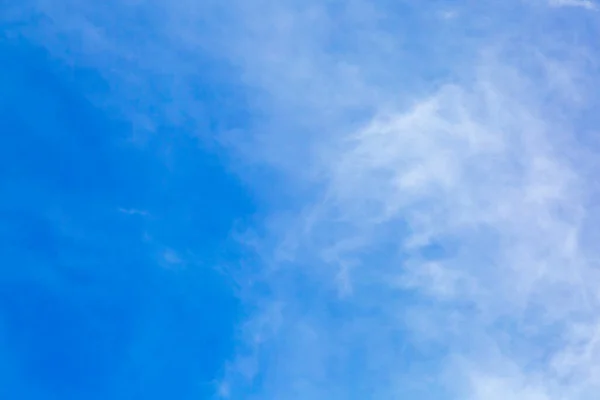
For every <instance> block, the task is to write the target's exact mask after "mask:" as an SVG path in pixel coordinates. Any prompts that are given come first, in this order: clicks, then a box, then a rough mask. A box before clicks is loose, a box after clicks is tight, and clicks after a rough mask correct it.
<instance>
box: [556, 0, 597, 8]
mask: <svg viewBox="0 0 600 400" xmlns="http://www.w3.org/2000/svg"><path fill="white" fill-rule="evenodd" d="M550 4H551V5H552V6H554V7H581V8H585V9H587V10H597V9H598V5H597V4H596V3H595V2H593V1H591V0H550Z"/></svg>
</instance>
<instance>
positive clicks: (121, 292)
mask: <svg viewBox="0 0 600 400" xmlns="http://www.w3.org/2000/svg"><path fill="white" fill-rule="evenodd" d="M207 65H208V64H207ZM0 66H1V71H0V72H1V73H0V398H1V399H7V400H12V399H15V400H16V399H18V400H28V399H61V400H64V399H86V400H93V399H103V400H104V399H196V400H197V399H202V398H208V397H209V396H210V393H212V391H213V389H214V387H213V386H212V384H211V380H212V379H213V378H215V377H217V376H218V374H219V373H220V369H221V368H222V363H223V361H224V360H226V359H227V358H228V357H230V356H231V355H232V351H233V347H234V332H235V324H236V321H237V320H238V318H239V316H240V313H241V305H240V304H239V303H238V301H237V300H236V298H235V295H234V292H233V290H232V287H231V283H230V282H229V281H228V280H227V278H226V277H225V276H223V275H222V274H219V273H218V272H216V271H215V269H214V267H215V266H216V265H218V264H219V263H223V262H225V263H226V262H233V261H234V260H233V259H231V258H230V257H229V256H228V251H229V250H228V249H229V246H231V247H232V248H233V247H234V245H233V244H230V242H228V240H227V237H228V232H229V231H230V228H231V226H232V224H233V223H234V222H235V221H236V220H239V219H243V218H244V217H245V216H247V215H250V214H251V213H252V212H253V209H254V205H253V202H252V199H251V198H250V196H249V195H248V194H247V193H246V192H245V191H244V188H243V187H242V186H241V185H240V184H239V183H238V182H237V181H236V180H235V179H234V178H233V177H232V176H231V175H230V174H228V173H227V171H226V169H225V168H224V167H223V165H222V162H221V160H220V159H219V157H217V156H216V155H215V154H214V153H211V152H209V151H206V150H202V149H201V147H200V146H199V144H198V141H197V140H196V139H194V138H193V137H192V136H191V135H188V134H186V132H179V131H177V130H176V129H175V128H173V127H169V126H166V125H164V126H163V125H160V124H159V125H158V129H157V131H156V132H154V133H152V134H151V135H149V137H150V139H149V140H148V141H147V143H145V144H143V145H139V144H133V143H131V142H129V141H128V140H127V138H128V137H130V134H131V126H130V125H129V124H128V123H127V121H126V119H125V118H116V117H111V115H109V114H108V113H107V112H106V110H103V109H99V108H98V107H95V106H93V105H92V104H91V103H90V102H89V101H88V98H89V97H88V96H87V95H86V91H89V90H92V89H91V88H93V87H96V86H97V85H98V82H102V78H101V76H100V75H99V74H98V72H97V71H93V70H84V69H81V68H79V69H78V68H77V67H74V66H72V65H71V66H69V65H67V64H65V63H62V62H61V61H59V60H57V59H54V58H53V57H52V56H51V55H50V54H49V53H48V52H47V51H46V50H44V49H42V48H39V47H37V46H35V45H34V44H32V43H28V42H27V41H26V40H23V39H19V40H17V39H7V38H5V37H2V38H0ZM209 67H210V66H209ZM207 68H208V67H207ZM215 68H216V67H215ZM209 86H210V87H209ZM219 90H220V89H219V87H218V85H217V86H215V85H207V88H206V90H204V91H203V92H202V91H200V92H201V93H203V95H202V96H203V98H200V101H201V102H202V103H203V104H204V105H205V108H206V110H207V115H209V116H214V118H219V115H220V114H219V113H221V114H222V111H220V110H222V108H221V107H220V105H219V104H218V101H216V100H214V99H215V98H216V97H217V94H218V93H216V92H218V91H219ZM221 94H222V93H221ZM211 118H212V117H211ZM209 125H210V124H208V125H207V126H209ZM206 133H208V134H210V132H206ZM166 147H168V148H169V152H170V153H169V154H170V157H169V160H168V162H167V161H166V160H165V157H164V153H165V152H164V149H165V148H166ZM119 209H122V210H129V209H136V210H144V211H145V212H147V213H148V214H147V215H142V214H136V213H126V212H120V211H119ZM166 251H172V252H175V253H177V254H179V257H180V258H181V259H182V260H183V262H182V263H181V264H177V263H174V264H172V265H169V263H168V262H167V261H168V260H165V258H164V254H165V252H166ZM171 261H173V260H171Z"/></svg>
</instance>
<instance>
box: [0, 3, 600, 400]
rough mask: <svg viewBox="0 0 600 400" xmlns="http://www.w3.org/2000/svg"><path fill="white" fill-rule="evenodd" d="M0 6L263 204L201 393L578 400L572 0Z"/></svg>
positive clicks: (587, 315)
mask: <svg viewBox="0 0 600 400" xmlns="http://www.w3.org/2000/svg"><path fill="white" fill-rule="evenodd" d="M3 7H5V9H7V10H8V13H6V12H4V13H3V17H2V19H3V20H4V21H3V23H4V24H6V26H7V27H9V28H7V29H6V30H5V32H6V35H7V36H10V37H13V38H15V37H19V38H23V40H28V41H32V42H34V43H36V44H38V45H40V46H43V47H45V48H46V49H47V50H48V52H49V53H50V54H52V56H53V57H55V58H57V59H60V60H62V62H65V63H67V64H70V65H76V66H79V67H86V68H91V69H93V70H97V71H99V72H100V74H101V75H102V76H103V78H104V79H105V81H106V82H107V86H108V87H106V88H104V89H102V90H95V91H94V90H91V89H90V90H88V92H89V93H88V97H89V98H90V100H91V101H92V103H93V104H95V105H96V106H97V107H98V108H100V109H103V110H105V111H106V112H108V113H111V114H114V115H115V116H116V118H117V117H118V118H121V119H125V120H128V121H132V123H133V125H134V127H135V129H134V130H133V133H132V137H131V139H132V140H133V143H134V145H136V146H143V143H145V141H147V140H149V138H151V137H152V136H153V135H157V134H160V132H158V131H157V129H156V126H158V125H171V126H176V127H179V128H182V131H183V132H185V133H182V134H185V135H189V136H191V137H196V138H198V141H199V143H201V145H203V146H211V147H212V148H218V150H217V151H218V152H219V153H220V154H221V155H222V156H223V157H224V159H226V160H227V162H228V163H229V164H228V168H229V169H230V170H231V171H233V172H234V173H235V174H237V176H238V177H239V179H240V180H242V181H243V182H244V183H245V185H246V187H248V188H249V190H250V191H251V192H252V193H253V195H254V196H256V198H258V199H259V201H260V202H261V204H262V206H261V207H262V208H261V212H260V213H259V214H258V215H257V216H255V217H254V219H253V220H252V223H251V224H249V226H242V227H239V228H232V233H231V235H232V237H234V238H235V239H236V240H237V241H238V243H239V246H240V248H242V249H243V252H241V253H240V254H243V257H242V256H240V258H239V259H230V260H229V261H228V262H227V263H225V264H226V265H223V266H221V267H220V268H223V269H224V270H225V271H226V272H227V274H228V275H229V276H230V277H232V278H234V280H235V281H236V282H237V288H236V290H237V292H238V295H239V296H240V298H241V300H242V302H243V304H244V307H245V310H246V311H245V313H244V317H243V318H242V319H240V320H239V321H238V324H237V332H238V333H237V336H236V338H237V339H236V344H235V349H234V350H233V354H234V355H233V356H232V357H230V358H228V359H224V360H223V362H222V365H223V369H222V374H221V375H222V376H219V377H218V379H216V380H215V382H214V391H215V396H216V397H217V398H219V397H221V398H231V399H278V400H279V399H280V400H286V399H290V400H291V399H299V400H300V399H310V400H320V399H323V400H325V399H357V400H358V399H377V400H379V399H381V400H386V399H424V400H428V399H431V400H438V399H457V400H463V399H467V400H496V399H498V400H500V399H522V400H563V399H564V400H567V399H568V400H588V399H590V400H591V399H595V398H597V394H598V393H600V311H599V310H600V293H599V291H598V283H599V282H600V273H599V269H598V267H599V265H598V262H599V260H600V250H599V247H598V243H599V240H600V231H599V230H598V223H599V222H600V214H599V212H600V211H599V209H598V207H597V202H598V195H599V193H598V190H599V189H600V187H599V186H598V179H597V176H598V173H599V172H600V166H599V165H598V162H597V153H598V150H599V149H600V148H599V147H598V146H599V143H598V140H597V135H598V134H599V133H600V132H599V131H598V129H599V128H600V119H599V117H598V113H597V110H598V107H599V106H600V95H599V93H600V90H598V88H599V87H600V74H599V66H600V64H599V63H600V46H599V45H598V40H597V38H598V37H599V35H600V14H598V11H597V7H596V3H595V2H594V1H591V0H569V1H567V0H561V1H558V0H557V1H554V0H553V1H545V0H528V1H525V0H507V1H502V2H500V1H491V0H490V1H428V2H423V1H420V2H417V1H411V0H406V1H396V2H391V1H385V0H379V1H375V2H367V1H361V0H348V1H343V2H342V1H312V0H307V1H278V2H276V1H270V0H258V1H254V2H250V1H241V0H237V1H232V2H228V3H223V2H213V1H204V2H199V1H198V2H196V1H192V0H184V1H179V2H174V3H173V2H167V1H163V0H153V1H120V2H118V1H114V0H113V1H107V2H102V3H99V2H91V1H84V2H81V1H61V2H58V1H55V0H47V1H31V0H27V1H23V2H15V3H14V4H13V5H9V6H8V7H7V8H6V6H3ZM207 76H210V77H209V78H207ZM207 80H209V81H211V82H218V84H219V85H222V86H223V87H225V86H226V87H227V88H228V89H227V90H229V91H228V92H226V93H224V95H223V98H220V99H217V100H215V104H216V105H215V107H217V108H218V109H219V110H220V111H219V113H222V114H220V115H221V117H220V119H219V120H218V121H217V122H210V123H209V122H207V121H208V120H210V118H209V117H207V115H208V114H210V113H211V112H213V111H211V109H207V108H206V106H203V105H201V104H199V103H198V102H197V101H196V96H197V94H196V92H195V91H196V90H197V89H196V85H197V82H198V81H207ZM223 110H229V111H223ZM234 114H235V116H232V115H234ZM240 115H243V117H240ZM211 121H212V120H211ZM207 124H210V125H211V134H210V135H207V134H204V133H199V132H200V131H202V129H201V128H204V127H205V126H206V125H207ZM131 212H132V213H134V212H135V211H131Z"/></svg>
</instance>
